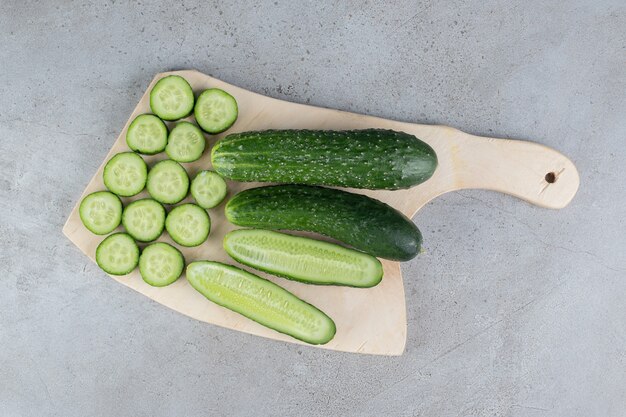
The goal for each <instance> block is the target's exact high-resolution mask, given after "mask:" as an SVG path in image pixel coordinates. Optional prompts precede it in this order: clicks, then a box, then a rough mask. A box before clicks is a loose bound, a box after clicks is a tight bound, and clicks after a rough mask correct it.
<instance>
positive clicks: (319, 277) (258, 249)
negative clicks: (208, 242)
mask: <svg viewBox="0 0 626 417" xmlns="http://www.w3.org/2000/svg"><path fill="white" fill-rule="evenodd" d="M224 249H225V250H226V252H227V253H228V254H229V255H230V256H231V257H232V258H233V259H235V260H236V261H238V262H240V263H242V264H244V265H248V266H251V267H252V268H256V269H259V270H261V271H265V272H269V273H270V274H274V275H278V276H281V277H284V278H288V279H293V280H296V281H301V282H305V283H308V284H322V285H347V286H351V287H360V288H369V287H373V286H375V285H377V284H378V283H379V282H380V281H381V279H382V277H383V266H382V264H381V263H380V261H379V260H378V259H376V258H375V257H373V256H371V255H368V254H366V253H363V252H359V251H356V250H352V249H348V248H344V247H342V246H339V245H335V244H333V243H329V242H323V241H320V240H315V239H310V238H306V237H300V236H293V235H288V234H285V233H278V232H273V231H270V230H259V229H243V230H234V231H232V232H230V233H228V234H227V235H226V236H225V237H224Z"/></svg>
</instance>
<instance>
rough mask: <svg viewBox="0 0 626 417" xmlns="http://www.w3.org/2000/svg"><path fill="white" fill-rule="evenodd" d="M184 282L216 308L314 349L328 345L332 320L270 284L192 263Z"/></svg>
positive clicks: (234, 270) (227, 267) (212, 264)
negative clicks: (230, 312)
mask: <svg viewBox="0 0 626 417" xmlns="http://www.w3.org/2000/svg"><path fill="white" fill-rule="evenodd" d="M187 280H188V281H189V283H190V284H191V286H192V287H194V288H195V289H196V290H197V291H198V292H200V293H201V294H202V295H204V296H205V297H206V298H208V299H209V300H211V301H213V302H214V303H216V304H219V305H221V306H222V307H226V308H228V309H230V310H232V311H235V312H237V313H239V314H241V315H243V316H245V317H248V318H249V319H252V320H254V321H256V322H257V323H259V324H262V325H263V326H266V327H269V328H270V329H274V330H276V331H278V332H281V333H284V334H287V335H289V336H292V337H294V338H296V339H299V340H302V341H303V342H306V343H310V344H313V345H320V344H325V343H328V342H329V341H330V340H331V339H332V338H333V337H334V336H335V332H336V328H335V323H334V322H333V320H332V319H331V318H330V317H328V316H327V315H326V314H324V313H323V312H322V311H321V310H319V309H317V308H316V307H314V306H312V305H311V304H309V303H307V302H305V301H303V300H301V299H299V298H298V297H296V296H295V295H293V294H292V293H290V292H289V291H287V290H285V289H284V288H282V287H279V286H278V285H276V284H274V283H273V282H271V281H268V280H266V279H263V278H261V277H259V276H256V275H254V274H251V273H249V272H246V271H243V270H241V269H239V268H235V267H234V266H230V265H225V264H222V263H219V262H209V261H201V262H192V263H191V264H189V266H187Z"/></svg>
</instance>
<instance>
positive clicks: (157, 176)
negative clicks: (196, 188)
mask: <svg viewBox="0 0 626 417" xmlns="http://www.w3.org/2000/svg"><path fill="white" fill-rule="evenodd" d="M147 188H148V193H149V194H150V196H152V198H154V199H155V200H156V201H158V202H160V203H163V204H176V203H178V202H180V201H181V200H183V199H184V198H185V197H186V196H187V192H188V191H189V176H188V175H187V171H185V168H183V167H182V166H181V165H180V164H179V163H178V162H176V161H172V160H171V159H166V160H164V161H160V162H157V163H156V165H154V166H153V167H152V169H151V170H150V173H149V174H148V184H147Z"/></svg>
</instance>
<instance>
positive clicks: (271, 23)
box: [0, 0, 626, 417]
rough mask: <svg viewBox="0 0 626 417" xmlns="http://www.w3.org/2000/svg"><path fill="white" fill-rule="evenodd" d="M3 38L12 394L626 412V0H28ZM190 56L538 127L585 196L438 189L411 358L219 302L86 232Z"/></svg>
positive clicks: (360, 99)
mask: <svg viewBox="0 0 626 417" xmlns="http://www.w3.org/2000/svg"><path fill="white" fill-rule="evenodd" d="M131 3H132V4H131ZM384 3H387V4H386V5H385V4H384ZM0 39H1V43H0V70H1V71H0V135H1V138H0V346H1V347H0V410H1V411H0V414H2V416H8V417H12V416H63V417H72V416H207V415H211V416H227V415H228V416H231V415H232V416H422V415H423V416H531V417H534V416H549V417H556V416H564V417H565V416H568V417H569V416H602V417H608V416H623V415H624V410H626V233H625V232H626V227H625V220H624V219H625V217H626V208H625V207H626V180H625V178H626V176H625V173H624V166H625V165H626V146H625V145H626V49H625V47H626V3H624V1H623V0H614V1H611V0H588V1H579V0H574V1H567V2H557V1H538V0H525V1H521V0H514V1H504V0H502V1H494V0H484V1H451V2H438V1H424V2H408V1H394V2H376V1H344V2H337V1H327V0H320V1H316V2H294V1H285V0H277V1H269V2H256V3H255V2H244V1H227V2H224V1H218V2H215V1H191V0H185V1H177V2H153V1H142V2H141V3H139V2H126V1H121V0H119V1H110V2H87V1H37V2H35V1H27V0H19V1H18V0H3V1H2V2H1V3H0ZM182 68H196V69H198V70H200V71H203V72H206V73H208V74H211V75H213V76H215V77H218V78H221V79H223V80H225V81H227V82H230V83H233V84H236V85H239V86H241V87H244V88H247V89H250V90H252V91H256V92H260V93H263V94H267V95H269V96H272V97H277V98H281V99H285V100H291V101H295V102H304V103H310V104H313V105H318V106H324V107H332V108H337V109H342V110H348V111H354V112H360V113H367V114H372V115H376V116H382V117H388V118H395V119H399V120H405V121H412V122H425V123H443V124H449V125H452V126H455V127H458V128H460V129H463V130H465V131H468V132H471V133H475V134H484V135H490V136H496V137H498V136H499V137H511V138H523V139H531V140H535V141H538V142H541V143H544V144H546V145H548V146H551V147H554V148H556V149H558V150H560V151H561V152H563V153H564V154H566V155H568V156H569V157H570V158H571V159H572V160H573V161H574V162H575V163H576V165H577V167H578V169H579V171H580V175H581V188H580V191H579V193H578V195H577V196H576V198H575V199H574V201H573V202H572V204H571V205H570V206H569V207H567V208H566V209H564V210H561V211H550V210H545V209H540V208H536V207H533V206H530V205H529V204H527V203H524V202H522V201H519V200H516V199H514V198H512V197H508V196H504V195H500V194H496V193H492V192H483V191H464V192H460V193H455V194H449V195H445V196H442V197H441V198H439V199H437V200H435V201H434V202H432V203H431V204H429V205H428V206H427V207H425V208H424V209H423V210H422V211H421V212H420V213H419V214H418V215H417V216H416V218H415V219H414V220H415V221H416V222H417V224H418V225H419V227H420V228H421V229H422V231H423V232H424V235H425V249H426V252H425V253H423V254H422V255H420V256H419V257H418V258H416V259H414V260H413V261H411V262H408V263H406V264H404V266H403V270H404V276H405V281H406V293H407V310H408V311H407V313H408V319H409V324H408V325H409V328H408V334H409V339H408V343H407V349H406V353H405V354H404V356H401V357H373V356H360V355H355V354H345V353H335V352H328V351H323V350H318V349H313V348H308V347H302V346H296V345H291V344H285V343H279V342H274V341H269V340H265V339H261V338H257V337H252V336H249V335H246V334H240V333H237V332H233V331H230V330H224V329H221V328H218V327H214V326H211V325H207V324H203V323H198V322H195V321H193V320H191V319H189V318H187V317H184V316H182V315H179V314H176V313H174V312H172V311H170V310H168V309H166V308H164V307H162V306H160V305H157V304H156V303H154V302H152V301H151V300H149V299H147V298H145V297H143V296H141V295H139V294H137V293H135V292H133V291H131V290H129V289H127V288H125V287H123V286H121V285H119V284H117V283H115V282H114V281H113V280H111V279H109V278H108V277H107V276H106V275H105V274H104V273H102V272H100V271H99V270H98V268H97V267H96V266H95V265H92V264H91V263H90V262H89V261H88V260H87V258H86V257H84V256H83V255H82V254H81V253H79V251H78V250H77V249H76V248H75V247H73V246H72V245H71V244H70V242H69V241H67V240H66V239H65V238H64V237H63V236H62V234H61V227H62V225H63V222H64V220H65V218H66V217H67V215H68V214H69V212H70V210H71V208H72V206H73V205H74V204H75V203H76V200H77V198H78V196H79V195H80V192H81V191H82V189H83V188H84V187H85V185H86V184H87V182H88V179H89V178H90V177H91V175H92V174H93V172H94V171H95V170H96V168H97V166H98V165H99V164H100V162H101V161H102V159H103V157H104V155H105V154H106V152H107V150H108V149H109V147H110V145H111V143H112V142H113V140H114V139H115V138H116V136H117V134H118V133H119V131H120V130H121V129H122V126H123V124H124V122H125V121H126V119H127V117H128V115H129V113H130V112H131V110H132V109H133V108H134V106H135V104H136V102H137V101H138V99H139V97H140V96H141V94H142V93H143V91H144V89H145V87H146V85H147V84H148V83H149V81H150V80H151V79H152V77H153V76H154V74H155V73H157V72H161V71H165V70H170V69H182Z"/></svg>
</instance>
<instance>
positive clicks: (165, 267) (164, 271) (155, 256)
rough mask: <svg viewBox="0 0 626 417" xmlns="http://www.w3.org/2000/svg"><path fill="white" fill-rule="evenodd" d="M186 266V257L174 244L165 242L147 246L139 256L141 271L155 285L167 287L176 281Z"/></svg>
mask: <svg viewBox="0 0 626 417" xmlns="http://www.w3.org/2000/svg"><path fill="white" fill-rule="evenodd" d="M183 268H185V258H183V254H182V253H180V251H179V250H178V249H176V248H175V247H174V246H172V245H169V244H167V243H163V242H157V243H153V244H151V245H148V246H146V248H145V249H144V250H143V251H142V252H141V256H140V257H139V273H140V274H141V278H143V280H144V281H146V283H148V284H150V285H152V286H153V287H165V286H166V285H170V284H171V283H173V282H174V281H176V280H177V279H178V278H179V277H180V276H181V274H182V273H183Z"/></svg>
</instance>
